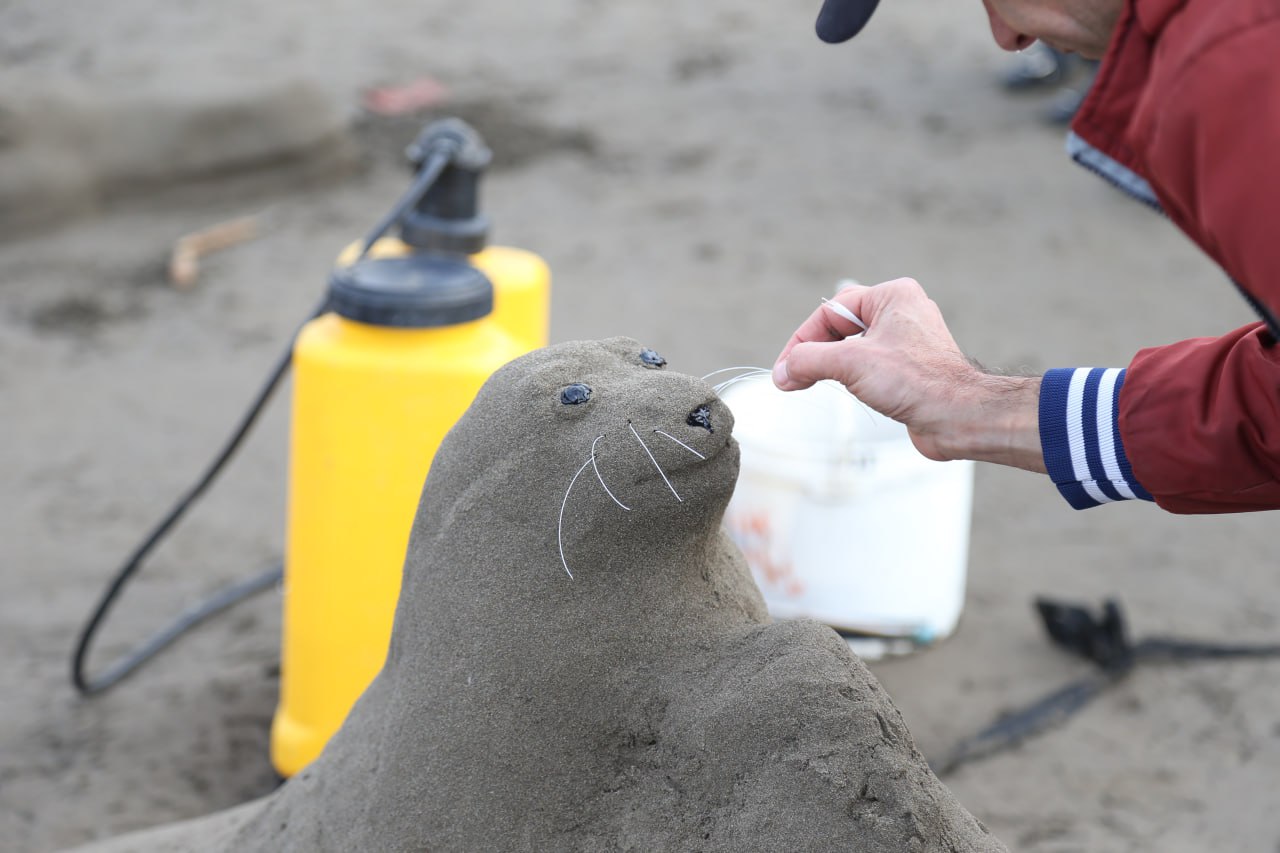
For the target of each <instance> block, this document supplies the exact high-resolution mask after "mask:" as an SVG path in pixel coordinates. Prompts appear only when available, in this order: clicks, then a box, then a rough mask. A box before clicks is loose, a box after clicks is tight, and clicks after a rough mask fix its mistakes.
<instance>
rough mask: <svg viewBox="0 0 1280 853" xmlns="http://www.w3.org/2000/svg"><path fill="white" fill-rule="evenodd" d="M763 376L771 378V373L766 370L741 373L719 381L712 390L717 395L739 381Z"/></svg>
mask: <svg viewBox="0 0 1280 853" xmlns="http://www.w3.org/2000/svg"><path fill="white" fill-rule="evenodd" d="M765 376H768V377H769V378H770V379H772V378H773V374H772V373H771V372H770V371H767V370H764V371H761V372H760V373H743V374H742V375H740V376H735V377H733V378H732V379H726V380H725V381H724V382H721V383H720V384H719V385H716V386H715V387H714V388H713V389H712V390H714V391H715V392H716V394H717V395H719V394H722V393H723V392H724V390H725V389H726V388H732V387H733V386H734V385H737V384H738V383H739V382H744V381H746V380H748V379H762V378H764V377H765Z"/></svg>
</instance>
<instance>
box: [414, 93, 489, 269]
mask: <svg viewBox="0 0 1280 853" xmlns="http://www.w3.org/2000/svg"><path fill="white" fill-rule="evenodd" d="M445 152H447V156H448V163H447V164H446V165H445V166H444V168H443V169H442V170H441V171H440V173H439V175H438V176H437V177H436V179H435V181H434V182H433V183H432V184H431V185H430V186H429V187H428V188H427V190H426V192H425V193H423V195H422V197H421V198H420V199H419V200H418V201H417V203H416V204H414V205H413V207H412V208H411V209H409V210H408V211H406V212H405V215H404V216H403V218H402V219H401V220H400V238H401V239H402V240H404V242H406V243H408V244H409V245H410V246H413V247H415V248H418V249H428V250H434V251H443V252H458V253H461V254H467V255H469V254H473V253H475V252H478V251H480V250H481V249H483V248H484V246H485V242H486V241H487V240H488V237H489V217H487V216H485V215H484V214H483V213H481V212H480V210H479V201H480V178H481V177H482V176H483V175H484V171H485V169H487V168H488V166H489V163H490V162H491V161H492V160H493V152H492V151H490V150H489V148H488V146H486V145H485V144H484V140H483V139H481V138H480V134H478V133H477V132H476V131H475V129H474V128H472V127H471V126H470V125H468V124H467V123H466V122H464V121H462V120H461V119H456V118H446V119H441V120H440V121H435V122H432V123H431V124H429V125H427V126H426V127H425V128H423V130H422V132H421V133H420V134H418V138H417V139H415V140H414V141H413V143H412V144H411V145H409V147H408V148H406V149H405V154H406V155H407V156H408V158H409V161H410V162H411V163H412V164H413V166H414V168H415V169H417V170H419V171H421V170H423V169H426V168H430V167H431V165H432V163H433V161H434V160H436V158H437V155H439V154H440V153H445Z"/></svg>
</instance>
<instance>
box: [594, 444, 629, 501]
mask: <svg viewBox="0 0 1280 853" xmlns="http://www.w3.org/2000/svg"><path fill="white" fill-rule="evenodd" d="M602 438H604V436H603V435H597V436H596V440H595V441H593V442H591V467H592V468H595V470H596V479H597V480H599V481H600V486H601V487H602V488H603V489H604V491H605V494H607V495H608V496H609V497H611V498H613V502H614V503H616V504H617V505H618V506H620V507H622V508H623V509H625V510H626V511H627V512H631V507H629V506H627V505H626V504H624V503H623V502H622V501H620V500H618V498H617V497H616V496H615V495H614V494H613V492H611V491H609V487H608V486H606V485H605V483H604V477H601V476H600V467H599V466H598V465H596V442H598V441H599V440H600V439H602Z"/></svg>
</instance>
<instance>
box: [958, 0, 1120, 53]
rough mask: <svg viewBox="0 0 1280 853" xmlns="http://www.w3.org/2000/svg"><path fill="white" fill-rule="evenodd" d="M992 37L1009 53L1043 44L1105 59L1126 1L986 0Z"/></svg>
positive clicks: (983, 1) (984, 3)
mask: <svg viewBox="0 0 1280 853" xmlns="http://www.w3.org/2000/svg"><path fill="white" fill-rule="evenodd" d="M982 5H983V6H985V7H986V9H987V17H988V18H989V19H990V21H991V35H992V36H994V37H995V40H996V44H998V45H1000V46H1001V47H1003V48H1004V49H1005V50H1022V49H1023V48H1026V47H1030V46H1031V45H1032V44H1033V43H1035V42H1036V41H1037V40H1038V41H1043V42H1045V43H1046V44H1048V45H1050V46H1051V47H1056V48H1058V49H1059V50H1067V51H1073V52H1075V53H1078V54H1080V55H1081V56H1084V57H1086V58H1089V59H1101V58H1102V54H1103V53H1104V52H1105V51H1106V49H1107V42H1109V41H1110V40H1111V33H1112V31H1113V30H1114V29H1115V26H1116V21H1117V20H1118V19H1119V17H1120V11H1121V10H1122V9H1123V8H1124V0H982Z"/></svg>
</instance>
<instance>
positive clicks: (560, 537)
mask: <svg viewBox="0 0 1280 853" xmlns="http://www.w3.org/2000/svg"><path fill="white" fill-rule="evenodd" d="M590 464H591V459H589V458H588V459H587V461H586V462H583V463H582V467H581V468H579V469H578V473H577V474H574V475H573V479H572V480H570V481H569V488H567V489H565V490H564V500H563V501H561V502H560V523H559V524H558V525H556V542H557V543H559V545H560V562H561V563H563V564H564V571H565V574H567V575H568V576H569V580H573V572H571V571H569V561H568V560H566V559H565V558H564V508H565V507H566V506H568V504H569V493H570V492H572V491H573V484H574V483H576V482H578V477H579V476H580V475H581V474H582V472H583V471H585V470H587V466H588V465H590Z"/></svg>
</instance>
